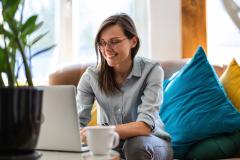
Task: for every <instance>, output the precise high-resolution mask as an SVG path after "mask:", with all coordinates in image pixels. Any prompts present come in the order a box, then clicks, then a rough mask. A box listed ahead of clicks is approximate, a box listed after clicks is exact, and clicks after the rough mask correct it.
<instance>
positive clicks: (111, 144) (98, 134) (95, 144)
mask: <svg viewBox="0 0 240 160" xmlns="http://www.w3.org/2000/svg"><path fill="white" fill-rule="evenodd" d="M86 133H87V144H88V146H89V150H90V151H91V152H92V153H93V154H95V155H105V154H109V153H110V151H111V150H112V148H115V147H117V146H118V144H119V135H118V133H117V132H115V126H89V127H86Z"/></svg>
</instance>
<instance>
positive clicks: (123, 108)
mask: <svg viewBox="0 0 240 160" xmlns="http://www.w3.org/2000/svg"><path fill="white" fill-rule="evenodd" d="M97 72H98V69H97V68H96V67H94V66H92V67H89V68H88V69H87V70H86V71H85V73H84V74H83V75H82V77H81V79H80V82H79V84H78V87H77V97H76V98H77V107H78V114H79V120H80V126H81V127H84V126H86V125H87V123H88V122H89V121H90V119H91V109H92V106H93V103H94V100H95V99H96V100H97V102H98V103H99V105H100V121H101V124H104V123H108V124H110V125H116V124H124V123H129V122H135V121H143V122H145V123H146V124H148V125H149V126H150V128H151V129H152V132H153V134H154V135H156V136H158V137H160V138H164V139H166V140H170V136H169V134H168V133H167V132H165V131H164V129H163V127H164V125H163V123H162V121H161V119H160V117H159V110H160V105H161V104H162V100H163V91H162V82H163V78H164V73H163V69H162V67H161V66H160V65H159V64H158V63H157V62H152V61H150V60H149V59H146V58H142V57H135V59H134V62H133V68H132V71H131V72H130V74H129V75H128V77H127V79H126V80H125V82H124V83H123V84H122V87H121V92H117V93H116V94H113V95H111V96H107V95H106V94H105V93H104V92H103V91H101V89H100V88H99V85H98V74H97Z"/></svg>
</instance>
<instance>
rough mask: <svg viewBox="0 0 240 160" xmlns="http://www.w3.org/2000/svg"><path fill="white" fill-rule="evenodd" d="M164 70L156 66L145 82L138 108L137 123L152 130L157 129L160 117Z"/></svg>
mask: <svg viewBox="0 0 240 160" xmlns="http://www.w3.org/2000/svg"><path fill="white" fill-rule="evenodd" d="M163 77H164V73H163V69H162V68H161V66H160V65H156V66H155V67H154V68H153V69H152V70H151V72H150V73H149V75H148V76H147V78H146V80H145V84H144V85H145V88H144V90H143V95H142V96H141V101H142V103H141V104H140V105H139V106H138V110H137V112H138V116H137V120H136V121H142V122H145V123H146V124H147V125H149V127H150V128H151V129H152V132H153V131H154V129H155V126H156V121H157V120H158V119H159V118H160V117H159V110H160V105H161V103H162V100H163V91H162V82H163Z"/></svg>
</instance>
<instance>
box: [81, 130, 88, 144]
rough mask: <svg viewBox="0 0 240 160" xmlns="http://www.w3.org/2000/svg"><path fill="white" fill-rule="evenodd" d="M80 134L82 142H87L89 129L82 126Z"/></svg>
mask: <svg viewBox="0 0 240 160" xmlns="http://www.w3.org/2000/svg"><path fill="white" fill-rule="evenodd" d="M80 136H81V140H82V143H84V144H87V130H86V128H80Z"/></svg>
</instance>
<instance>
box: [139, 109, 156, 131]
mask: <svg viewBox="0 0 240 160" xmlns="http://www.w3.org/2000/svg"><path fill="white" fill-rule="evenodd" d="M136 121H137V122H145V123H146V124H147V125H148V126H149V127H150V128H151V130H152V131H154V129H155V121H154V119H153V118H152V117H151V116H149V115H147V114H144V113H141V114H139V115H138V118H137V120H136Z"/></svg>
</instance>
